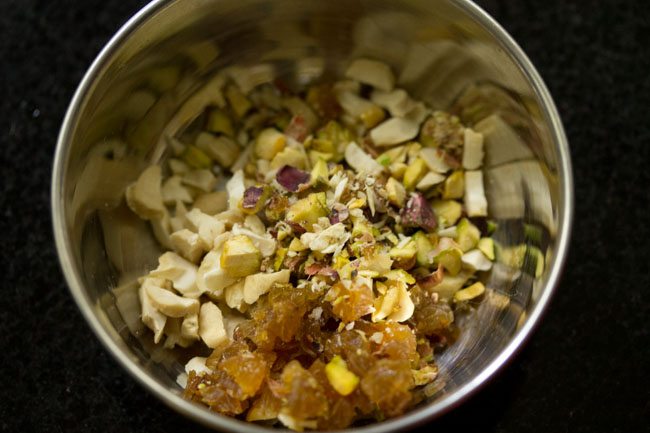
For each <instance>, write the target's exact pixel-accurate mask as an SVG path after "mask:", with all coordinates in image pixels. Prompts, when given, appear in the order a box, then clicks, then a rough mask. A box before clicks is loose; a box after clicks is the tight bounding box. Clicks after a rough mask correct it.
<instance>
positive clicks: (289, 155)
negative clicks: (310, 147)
mask: <svg viewBox="0 0 650 433" xmlns="http://www.w3.org/2000/svg"><path fill="white" fill-rule="evenodd" d="M285 165H290V166H293V167H297V168H299V169H304V168H306V167H307V154H306V153H305V152H304V150H302V151H301V150H298V149H296V148H295V147H286V148H285V149H284V150H282V151H281V152H279V153H278V154H276V155H275V156H274V157H273V159H272V160H271V168H272V169H274V170H275V169H280V168H281V167H282V166H285Z"/></svg>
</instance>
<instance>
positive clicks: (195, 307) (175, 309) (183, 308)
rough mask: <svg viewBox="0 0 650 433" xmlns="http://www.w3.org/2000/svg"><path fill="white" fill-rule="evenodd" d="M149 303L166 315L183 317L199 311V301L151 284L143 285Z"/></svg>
mask: <svg viewBox="0 0 650 433" xmlns="http://www.w3.org/2000/svg"><path fill="white" fill-rule="evenodd" d="M144 289H145V291H146V294H147V296H148V297H149V300H150V301H151V304H152V305H153V306H154V307H155V308H156V310H158V311H160V312H161V313H163V314H164V315H165V316H168V317H184V316H187V315H188V314H196V313H197V312H198V311H199V301H197V300H196V299H190V298H184V297H182V296H178V295H175V294H173V293H172V292H170V291H169V290H165V289H162V288H160V287H158V286H155V285H153V284H151V285H147V286H145V287H144Z"/></svg>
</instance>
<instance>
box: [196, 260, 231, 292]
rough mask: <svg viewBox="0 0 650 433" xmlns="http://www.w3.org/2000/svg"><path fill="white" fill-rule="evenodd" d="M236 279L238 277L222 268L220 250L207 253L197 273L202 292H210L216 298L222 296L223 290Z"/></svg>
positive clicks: (197, 281) (197, 283)
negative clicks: (230, 274) (232, 275)
mask: <svg viewBox="0 0 650 433" xmlns="http://www.w3.org/2000/svg"><path fill="white" fill-rule="evenodd" d="M236 281H237V278H234V277H231V276H229V275H228V274H226V271H224V270H223V269H222V268H221V252H220V251H214V250H213V251H210V252H209V253H208V254H206V255H205V257H204V258H203V261H202V262H201V265H200V266H199V270H198V272H197V274H196V285H197V286H198V288H199V290H200V291H201V293H210V294H211V296H212V297H215V298H219V297H221V296H222V294H223V290H224V289H225V288H226V287H228V286H229V285H231V284H233V283H234V282H236Z"/></svg>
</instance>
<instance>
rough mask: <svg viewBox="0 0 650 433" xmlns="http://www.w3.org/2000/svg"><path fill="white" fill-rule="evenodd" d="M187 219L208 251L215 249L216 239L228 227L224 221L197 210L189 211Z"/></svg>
mask: <svg viewBox="0 0 650 433" xmlns="http://www.w3.org/2000/svg"><path fill="white" fill-rule="evenodd" d="M185 218H186V219H187V221H188V222H189V223H190V226H191V228H192V229H193V230H194V231H195V232H196V233H197V234H198V236H199V238H201V241H202V242H203V243H204V244H205V246H206V248H207V249H211V248H213V247H214V239H215V238H216V237H217V236H219V235H220V234H222V233H223V232H224V231H225V230H226V226H225V224H224V223H223V222H222V221H219V220H218V219H217V218H215V217H212V216H210V215H207V214H205V213H203V212H201V211H200V210H199V209H196V208H195V209H192V210H191V211H189V212H188V213H187V214H186V215H185Z"/></svg>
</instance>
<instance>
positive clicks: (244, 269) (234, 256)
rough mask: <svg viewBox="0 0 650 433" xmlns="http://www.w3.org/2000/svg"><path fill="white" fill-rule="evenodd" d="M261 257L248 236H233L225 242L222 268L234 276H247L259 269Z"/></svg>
mask: <svg viewBox="0 0 650 433" xmlns="http://www.w3.org/2000/svg"><path fill="white" fill-rule="evenodd" d="M261 257H262V255H261V254H260V250H258V249H257V248H256V247H255V245H254V244H253V241H251V239H250V238H249V237H248V236H246V235H238V236H233V237H232V238H230V239H228V240H227V241H226V242H224V244H223V252H222V253H221V268H222V269H223V270H225V271H226V273H227V274H228V275H230V276H232V277H245V276H247V275H250V274H252V273H255V272H256V271H258V270H259V268H260V263H261Z"/></svg>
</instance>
